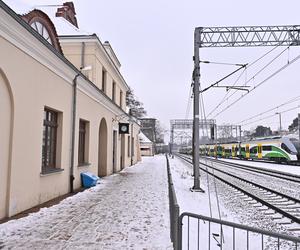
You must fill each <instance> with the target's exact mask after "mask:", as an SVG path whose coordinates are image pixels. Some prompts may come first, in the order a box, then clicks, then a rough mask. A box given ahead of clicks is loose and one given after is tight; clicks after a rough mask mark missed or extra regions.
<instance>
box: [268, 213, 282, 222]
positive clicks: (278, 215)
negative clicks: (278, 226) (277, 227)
mask: <svg viewBox="0 0 300 250" xmlns="http://www.w3.org/2000/svg"><path fill="white" fill-rule="evenodd" d="M270 217H271V218H272V219H273V220H279V219H282V218H283V215H282V214H279V213H276V214H274V215H270Z"/></svg>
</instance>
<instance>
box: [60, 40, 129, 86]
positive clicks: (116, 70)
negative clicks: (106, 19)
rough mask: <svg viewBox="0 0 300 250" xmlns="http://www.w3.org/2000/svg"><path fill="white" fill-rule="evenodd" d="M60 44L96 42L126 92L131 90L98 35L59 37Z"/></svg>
mask: <svg viewBox="0 0 300 250" xmlns="http://www.w3.org/2000/svg"><path fill="white" fill-rule="evenodd" d="M58 38H59V41H60V43H62V44H63V43H78V42H94V43H96V44H97V45H98V47H99V50H100V51H101V52H102V53H103V55H104V58H105V59H106V62H107V63H108V64H109V65H111V67H112V69H113V70H114V71H115V72H116V73H117V76H118V77H119V78H120V80H121V82H122V83H123V85H124V86H125V88H126V91H128V90H129V86H128V84H127V83H126V81H125V79H124V77H123V76H122V74H121V72H120V70H119V69H118V67H117V66H116V65H115V63H114V61H113V59H112V58H111V56H110V55H109V54H108V52H107V51H106V49H105V48H104V45H103V44H102V43H101V41H100V39H99V37H98V36H97V35H96V34H93V35H77V36H74V35H72V36H58Z"/></svg>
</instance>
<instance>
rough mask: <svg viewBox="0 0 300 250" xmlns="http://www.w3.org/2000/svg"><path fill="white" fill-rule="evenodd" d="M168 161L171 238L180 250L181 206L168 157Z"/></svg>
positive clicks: (175, 247)
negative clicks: (178, 201)
mask: <svg viewBox="0 0 300 250" xmlns="http://www.w3.org/2000/svg"><path fill="white" fill-rule="evenodd" d="M166 159H167V173H168V188H169V206H170V209H169V210H170V229H171V230H170V238H171V241H172V242H173V247H174V249H176V250H177V249H178V243H177V239H178V220H179V205H178V203H177V198H176V194H175V190H174V185H173V181H172V175H171V171H170V164H169V159H168V155H167V154H166Z"/></svg>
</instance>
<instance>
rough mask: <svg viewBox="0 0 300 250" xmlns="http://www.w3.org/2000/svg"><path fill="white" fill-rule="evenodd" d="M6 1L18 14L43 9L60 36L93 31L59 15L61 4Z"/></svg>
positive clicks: (89, 33) (17, 0)
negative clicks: (85, 29)
mask: <svg viewBox="0 0 300 250" xmlns="http://www.w3.org/2000/svg"><path fill="white" fill-rule="evenodd" d="M4 2H5V3H6V4H7V5H8V6H9V7H10V8H11V9H12V10H13V11H14V12H16V13H17V14H19V15H24V14H27V13H29V12H30V11H32V10H34V9H37V10H41V11H43V12H44V13H45V14H47V15H48V17H49V18H50V19H51V21H52V22H53V24H54V26H55V29H56V32H57V34H58V36H89V35H93V33H92V32H87V31H84V30H82V29H79V28H77V27H75V26H74V25H72V24H71V23H70V22H68V21H67V20H66V19H65V18H63V17H57V16H56V15H55V14H56V11H57V8H58V7H59V6H60V5H29V4H27V3H24V2H23V1H20V0H4Z"/></svg>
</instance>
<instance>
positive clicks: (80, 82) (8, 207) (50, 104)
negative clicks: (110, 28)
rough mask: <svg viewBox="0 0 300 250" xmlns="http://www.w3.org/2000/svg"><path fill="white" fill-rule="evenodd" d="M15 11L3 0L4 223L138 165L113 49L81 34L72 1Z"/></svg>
mask: <svg viewBox="0 0 300 250" xmlns="http://www.w3.org/2000/svg"><path fill="white" fill-rule="evenodd" d="M12 8H13V7H12ZM12 8H11V7H9V6H8V5H7V4H5V3H4V2H2V1H1V0H0V114H1V115H0V124H1V126H0V127H1V129H0V219H1V218H5V217H11V216H13V215H15V214H17V213H19V212H21V211H24V210H26V209H29V208H31V207H33V206H36V205H38V204H41V203H44V202H46V201H48V200H51V199H53V198H56V197H58V196H61V195H64V194H66V193H68V192H71V191H73V190H76V189H78V188H80V187H81V178H80V173H81V172H86V171H88V172H92V173H94V174H96V175H99V176H106V175H110V174H112V173H115V172H118V171H120V170H122V169H123V168H124V167H126V166H130V165H132V164H135V163H136V162H137V161H138V160H139V158H140V146H139V138H138V134H139V131H140V125H139V123H138V122H137V121H136V120H135V119H134V118H132V117H130V116H129V115H128V113H127V112H126V92H127V90H128V89H129V87H128V85H127V83H126V81H125V80H124V78H123V76H122V74H121V73H120V67H121V64H120V62H119V60H118V58H117V56H116V54H115V53H114V50H113V48H112V47H111V45H110V43H109V42H104V43H102V42H101V41H100V39H99V37H98V36H97V35H96V34H94V33H87V32H83V31H81V30H80V28H79V26H78V22H77V19H76V12H75V8H74V5H73V3H72V2H67V3H64V4H63V5H62V6H60V7H55V8H52V9H51V8H47V9H43V8H37V9H32V10H29V11H26V12H22V13H21V12H20V11H18V10H16V9H12Z"/></svg>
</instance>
